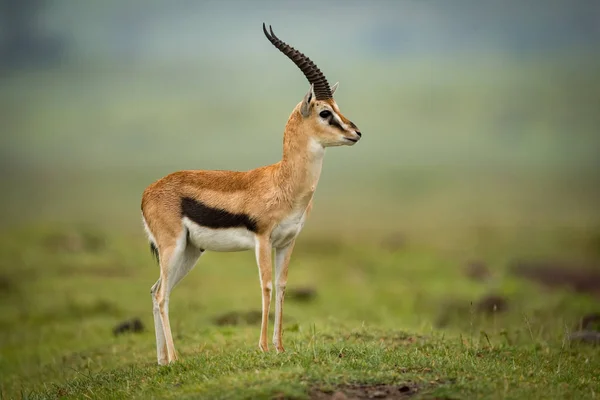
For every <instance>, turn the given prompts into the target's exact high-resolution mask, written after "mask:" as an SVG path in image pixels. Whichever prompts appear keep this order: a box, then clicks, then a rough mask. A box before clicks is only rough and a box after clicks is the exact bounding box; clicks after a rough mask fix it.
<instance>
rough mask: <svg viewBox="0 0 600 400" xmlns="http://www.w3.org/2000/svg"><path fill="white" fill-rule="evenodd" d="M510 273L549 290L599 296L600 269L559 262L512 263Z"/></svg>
mask: <svg viewBox="0 0 600 400" xmlns="http://www.w3.org/2000/svg"><path fill="white" fill-rule="evenodd" d="M510 272H511V273H513V274H514V275H516V276H519V277H521V278H525V279H529V280H531V281H534V282H537V283H540V284H542V285H544V286H546V287H549V288H559V287H563V288H564V287H566V288H570V289H571V290H573V291H575V292H578V293H589V294H595V295H597V296H600V268H590V267H584V266H579V265H572V264H564V263H559V262H526V261H519V262H516V263H514V264H513V265H512V266H511V268H510Z"/></svg>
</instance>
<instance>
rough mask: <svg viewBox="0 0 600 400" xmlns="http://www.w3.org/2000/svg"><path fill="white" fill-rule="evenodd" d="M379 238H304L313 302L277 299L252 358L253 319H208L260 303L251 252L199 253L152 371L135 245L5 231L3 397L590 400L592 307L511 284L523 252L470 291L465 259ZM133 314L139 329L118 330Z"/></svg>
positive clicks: (143, 261)
mask: <svg viewBox="0 0 600 400" xmlns="http://www.w3.org/2000/svg"><path fill="white" fill-rule="evenodd" d="M560 239H561V238H556V237H553V236H552V235H550V236H546V237H545V238H544V240H543V241H541V242H544V243H546V245H548V247H547V248H545V249H542V248H540V249H538V250H536V252H538V255H539V254H544V253H545V254H546V255H549V256H556V255H557V254H558V253H557V251H556V250H553V248H554V245H555V244H556V243H559V242H560V241H561V240H560ZM387 240H388V241H387V242H384V243H387V244H385V245H383V244H381V243H380V242H378V241H375V240H371V241H365V242H364V243H363V245H362V246H360V247H358V246H355V245H354V243H352V242H345V241H337V240H333V239H331V238H322V237H318V236H316V235H311V236H307V237H305V238H304V239H303V241H302V242H301V243H300V244H299V245H298V250H297V252H296V254H295V257H294V261H293V264H292V267H291V272H290V282H289V288H288V289H289V290H290V291H292V292H293V289H294V288H300V287H311V288H313V289H314V290H315V291H316V297H315V298H314V299H313V300H312V301H308V302H299V301H294V300H293V298H292V297H290V298H289V300H288V301H287V302H286V307H285V323H284V328H285V335H284V343H285V344H286V350H287V351H286V353H285V354H281V355H277V354H274V353H268V354H262V353H260V352H259V351H258V349H257V341H258V334H259V327H258V325H254V324H253V323H252V322H250V323H249V324H241V325H224V326H220V325H217V324H215V319H216V318H218V317H219V316H220V315H221V314H224V313H227V312H231V311H237V312H246V311H253V310H258V309H259V308H260V292H259V288H258V280H257V276H255V275H256V268H255V266H254V264H253V257H252V256H251V255H250V254H249V253H234V254H207V255H205V256H204V257H203V258H202V259H201V261H200V263H199V265H198V266H197V267H196V269H195V270H194V271H192V272H191V273H190V274H189V276H188V277H186V279H185V280H184V281H183V282H182V284H181V285H180V286H179V287H177V289H176V290H175V291H174V294H173V297H172V301H171V315H172V325H173V331H174V335H175V341H176V346H177V348H178V351H179V352H180V355H181V356H182V360H181V361H180V362H177V363H176V364H174V365H172V366H168V367H158V366H156V365H155V348H154V333H153V325H152V316H151V315H152V313H151V302H150V297H149V293H148V291H149V287H150V286H151V284H152V283H153V282H154V280H155V279H156V278H157V272H158V271H157V267H156V266H152V260H151V257H150V255H149V254H148V253H147V248H146V247H147V246H146V243H145V241H144V240H143V238H142V236H141V235H126V234H122V235H116V234H113V235H109V234H107V233H106V232H103V231H100V230H97V229H95V228H93V227H89V226H88V227H81V226H62V227H57V226H54V227H37V228H33V227H32V228H28V229H21V230H15V231H11V232H7V233H5V236H4V237H2V240H1V241H0V245H1V246H2V249H1V250H2V253H3V254H4V255H5V257H3V261H2V269H1V270H0V271H1V274H2V275H1V278H2V292H1V295H2V308H1V313H0V315H1V317H0V324H1V327H2V329H1V331H2V333H1V334H0V335H1V336H0V338H1V354H2V357H1V359H0V376H2V378H1V379H2V381H1V382H2V386H1V393H2V396H3V398H20V397H22V398H61V397H76V398H89V397H91V398H132V397H135V398H149V397H160V398H272V397H278V398H281V397H285V398H307V396H308V395H309V394H310V393H314V391H315V390H320V391H325V392H327V391H335V390H337V389H336V388H338V387H341V385H342V386H343V385H348V384H357V383H360V384H375V383H387V384H395V385H399V386H402V385H408V386H409V387H410V388H411V390H413V392H411V393H416V395H417V396H422V397H424V398H433V397H438V398H439V397H442V398H443V397H446V398H474V397H477V398H540V397H545V398H594V396H596V395H597V392H598V387H599V386H600V382H599V380H598V376H597V373H596V372H597V371H596V369H597V368H596V367H597V365H599V363H600V349H598V348H597V347H595V346H592V345H584V344H577V343H571V342H569V341H568V340H567V336H566V335H568V334H569V333H570V332H571V331H572V330H573V329H575V327H576V325H577V322H578V320H579V318H581V317H582V316H583V315H584V314H586V313H589V312H592V311H597V307H596V305H597V303H596V302H597V299H595V298H594V297H593V296H591V295H589V294H578V293H572V292H569V291H567V290H556V291H548V290H545V289H543V288H541V287H539V286H537V285H535V284H532V283H530V282H526V281H522V280H519V279H516V278H515V277H513V276H511V275H510V274H509V273H508V272H507V270H506V268H505V267H506V266H508V264H509V263H510V259H511V258H512V257H514V258H515V259H518V258H519V257H521V256H526V255H527V254H526V253H524V252H523V251H522V250H520V249H517V248H513V251H514V252H513V253H510V252H507V251H506V249H498V248H496V249H494V248H493V246H492V247H491V248H490V247H487V248H482V249H481V254H480V255H481V256H486V257H487V260H488V261H487V262H488V264H489V267H490V269H491V271H492V272H491V273H492V277H491V278H490V279H489V280H488V281H485V282H478V281H473V280H471V279H468V278H467V277H466V276H465V274H464V265H465V263H466V262H467V261H469V260H467V259H465V258H464V257H463V256H460V255H457V254H456V253H452V252H448V251H446V250H440V249H436V248H433V247H428V246H425V245H421V244H418V243H412V244H411V243H410V242H409V243H402V242H397V243H396V244H395V245H394V246H391V244H390V243H391V242H390V240H391V238H387ZM24 243H27V245H26V246H25V245H23V244H24ZM495 243H499V242H498V241H496V242H495ZM494 250H495V251H494ZM498 250H501V251H498ZM579 250H581V249H572V250H571V251H572V254H580V253H578V252H579ZM495 254H496V255H495ZM497 254H502V255H503V256H501V257H498V255H497ZM507 254H510V257H509V256H507ZM563 254H564V251H563ZM533 255H534V254H533V253H530V254H529V256H533ZM14 265H18V266H19V268H18V269H14V268H11V266H14ZM490 293H497V294H499V295H501V296H504V297H505V298H506V299H507V301H508V304H509V307H508V310H507V311H506V312H491V313H481V312H479V311H478V308H477V303H478V301H479V300H480V299H481V298H482V296H485V295H487V294H490ZM132 317H140V318H141V320H142V321H143V323H144V325H145V326H146V327H147V329H146V330H145V331H144V332H142V333H139V334H124V335H120V336H116V337H115V336H113V335H112V332H111V330H112V328H113V326H114V325H116V324H117V323H119V322H120V321H122V320H124V319H127V318H132ZM441 320H443V321H444V322H443V324H442V322H440V321H441ZM271 329H272V328H271Z"/></svg>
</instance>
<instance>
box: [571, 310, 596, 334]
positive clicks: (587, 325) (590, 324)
mask: <svg viewBox="0 0 600 400" xmlns="http://www.w3.org/2000/svg"><path fill="white" fill-rule="evenodd" d="M575 329H586V330H591V331H596V332H600V313H591V314H587V315H584V316H583V318H581V321H580V322H579V325H578V326H577V327H576V328H575Z"/></svg>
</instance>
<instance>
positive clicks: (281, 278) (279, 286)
mask: <svg viewBox="0 0 600 400" xmlns="http://www.w3.org/2000/svg"><path fill="white" fill-rule="evenodd" d="M295 243H296V241H295V240H293V241H292V242H291V243H289V244H288V245H287V246H285V247H282V248H280V249H275V289H276V291H275V293H276V295H275V296H276V297H275V328H274V330H273V345H274V346H275V349H277V352H278V353H283V352H284V351H285V349H284V348H283V340H282V333H281V331H282V325H283V298H284V296H285V286H286V283H287V274H288V265H289V263H290V257H291V256H292V251H293V250H294V244H295Z"/></svg>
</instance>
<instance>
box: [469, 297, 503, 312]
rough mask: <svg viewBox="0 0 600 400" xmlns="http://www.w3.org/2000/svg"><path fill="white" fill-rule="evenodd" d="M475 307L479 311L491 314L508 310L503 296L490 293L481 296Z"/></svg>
mask: <svg viewBox="0 0 600 400" xmlns="http://www.w3.org/2000/svg"><path fill="white" fill-rule="evenodd" d="M475 307H476V310H477V311H478V312H479V313H482V314H489V315H491V314H494V313H499V312H504V311H506V310H508V300H507V299H506V297H504V296H500V295H497V294H490V295H487V296H484V297H482V298H481V299H480V300H479V301H478V302H477V304H476V305H475Z"/></svg>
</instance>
